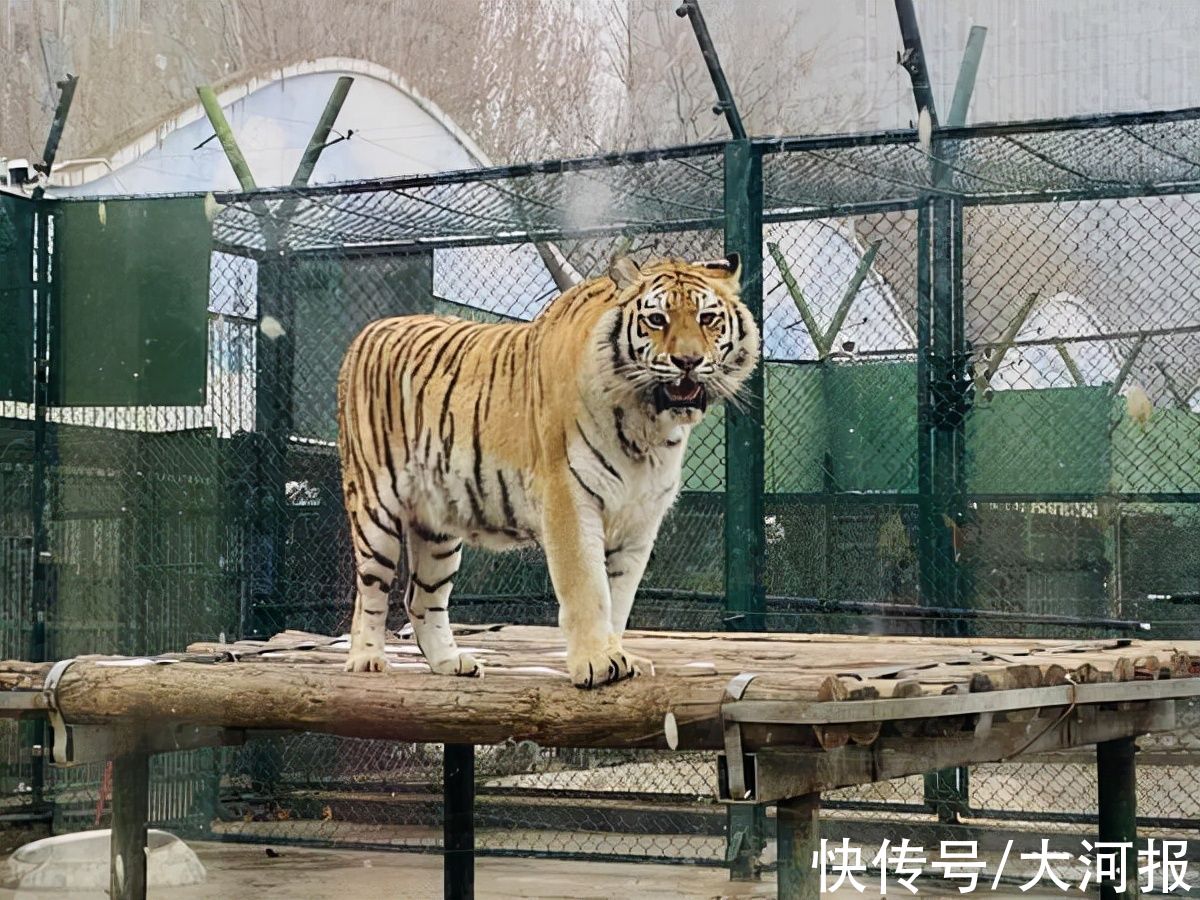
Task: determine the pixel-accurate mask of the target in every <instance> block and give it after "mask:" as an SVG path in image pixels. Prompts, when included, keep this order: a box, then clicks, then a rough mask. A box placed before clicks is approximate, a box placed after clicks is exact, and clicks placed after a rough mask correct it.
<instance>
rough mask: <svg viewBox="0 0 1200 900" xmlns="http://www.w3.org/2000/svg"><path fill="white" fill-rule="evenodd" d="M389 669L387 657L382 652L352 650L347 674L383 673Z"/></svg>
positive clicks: (347, 665)
mask: <svg viewBox="0 0 1200 900" xmlns="http://www.w3.org/2000/svg"><path fill="white" fill-rule="evenodd" d="M385 669H387V657H386V656H384V655H383V652H382V651H380V650H351V651H350V658H349V659H347V660H346V671H347V672H382V671H384V670H385Z"/></svg>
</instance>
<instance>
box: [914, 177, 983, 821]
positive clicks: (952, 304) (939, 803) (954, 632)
mask: <svg viewBox="0 0 1200 900" xmlns="http://www.w3.org/2000/svg"><path fill="white" fill-rule="evenodd" d="M917 244H918V258H919V261H918V271H917V385H918V393H919V396H918V410H917V426H918V430H917V434H918V446H917V484H918V495H919V498H918V502H919V516H918V518H919V524H918V549H919V570H920V571H919V575H920V586H921V601H922V603H923V604H925V605H927V606H933V607H941V608H951V609H954V608H968V607H969V606H970V600H969V596H968V595H969V585H968V584H967V582H966V579H965V577H964V573H963V571H962V570H961V569H960V567H959V564H958V559H959V554H960V552H961V550H962V534H963V533H964V528H965V526H966V525H967V524H968V522H967V517H968V515H969V510H968V508H967V504H966V417H967V412H968V409H969V403H970V391H969V389H970V379H969V377H968V371H967V368H968V359H967V352H966V336H965V328H964V316H963V292H962V244H963V206H962V203H961V201H959V200H957V199H952V198H947V197H935V198H931V199H927V200H926V201H925V202H924V203H923V204H922V205H921V208H920V210H919V211H918V219H917ZM933 628H934V633H935V634H937V635H941V636H964V635H966V634H967V633H968V632H969V630H970V629H969V626H968V623H967V621H966V620H963V619H952V618H939V619H935V620H934V621H933ZM967 783H968V776H967V773H966V771H965V770H953V769H951V770H944V771H939V772H934V773H930V774H929V775H928V776H926V779H925V802H926V803H927V804H928V805H929V806H930V807H931V808H932V809H934V810H935V811H936V812H937V815H938V818H939V819H940V820H941V821H943V822H954V821H956V820H957V816H958V815H959V814H960V813H962V812H965V811H966V809H967V807H968V797H967Z"/></svg>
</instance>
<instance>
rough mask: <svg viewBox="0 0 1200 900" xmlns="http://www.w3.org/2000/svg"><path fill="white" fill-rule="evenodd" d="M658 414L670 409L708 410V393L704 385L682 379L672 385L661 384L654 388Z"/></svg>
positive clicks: (655, 405)
mask: <svg viewBox="0 0 1200 900" xmlns="http://www.w3.org/2000/svg"><path fill="white" fill-rule="evenodd" d="M654 408H655V411H656V412H663V411H664V410H668V409H698V410H700V412H704V411H705V410H706V409H708V391H706V390H705V389H704V385H702V384H700V383H699V382H698V381H692V379H690V378H681V379H680V380H679V381H676V382H674V383H671V384H667V383H663V382H660V383H659V384H657V385H655V387H654Z"/></svg>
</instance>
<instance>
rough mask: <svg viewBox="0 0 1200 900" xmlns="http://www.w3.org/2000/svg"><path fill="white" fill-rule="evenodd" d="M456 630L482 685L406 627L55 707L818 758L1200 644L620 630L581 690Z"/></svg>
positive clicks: (309, 637) (1034, 703)
mask: <svg viewBox="0 0 1200 900" xmlns="http://www.w3.org/2000/svg"><path fill="white" fill-rule="evenodd" d="M456 631H457V633H458V639H459V644H460V645H461V646H462V647H463V648H464V649H466V650H469V651H470V652H471V653H473V654H474V655H475V656H476V657H477V658H479V659H481V660H483V661H484V665H485V669H486V674H485V677H483V678H482V679H455V678H448V677H444V676H436V675H433V674H431V673H430V671H429V668H428V666H427V665H426V664H425V662H424V660H423V659H422V657H421V656H420V654H419V652H418V651H417V648H416V646H415V644H414V643H413V641H412V639H411V637H410V636H408V635H406V634H404V633H401V634H396V635H392V636H391V639H390V640H389V646H388V655H389V667H388V671H387V672H385V673H381V674H351V673H347V672H345V671H343V669H342V664H343V663H344V661H345V657H346V652H347V647H348V640H347V639H346V638H345V637H330V636H322V635H314V634H307V633H302V632H291V631H289V632H284V633H282V634H279V635H276V636H275V637H274V638H272V639H271V640H270V641H267V642H254V641H242V642H237V643H231V644H217V643H198V644H193V645H191V646H190V647H188V648H187V651H186V652H183V653H171V654H164V655H162V656H157V657H151V658H141V659H125V658H106V657H79V658H77V659H75V660H74V661H71V662H70V663H69V664H68V665H63V664H60V665H59V671H58V672H56V674H55V676H54V679H53V682H54V683H53V684H52V685H51V687H52V689H53V698H52V702H53V705H54V707H55V709H56V710H57V712H58V714H59V715H61V717H62V720H63V721H65V722H68V723H72V724H81V725H84V724H86V725H103V724H113V723H117V722H127V723H130V724H135V723H137V722H154V723H159V724H162V723H168V722H173V723H184V724H189V725H198V726H213V727H222V728H234V729H255V730H303V731H320V732H326V733H333V734H341V735H346V736H353V737H372V738H391V739H396V740H404V741H414V742H422V741H429V742H452V743H453V742H465V743H473V744H487V743H499V742H502V741H504V740H506V739H510V738H512V739H516V740H521V739H529V740H533V741H536V742H537V743H539V744H542V745H544V746H574V747H582V746H619V747H661V748H671V749H722V748H726V747H727V745H728V740H727V735H726V731H727V726H728V724H729V723H730V722H739V723H741V740H742V746H743V748H744V749H746V750H753V749H757V748H762V747H768V746H791V747H804V748H811V747H819V748H823V749H825V750H830V749H834V748H838V747H843V746H846V745H848V744H853V745H858V746H865V745H870V744H872V743H873V742H874V741H876V740H877V739H878V738H879V737H880V735H888V734H901V735H905V736H913V735H918V734H921V735H934V736H937V735H946V734H949V733H951V732H952V731H954V730H958V729H962V728H963V727H966V726H967V725H968V724H972V723H968V721H967V720H966V718H964V717H966V716H974V715H978V714H979V713H983V712H992V713H1003V714H1004V715H1005V716H1006V717H1007V718H1009V719H1012V718H1020V716H1021V715H1022V711H1025V714H1026V715H1028V711H1031V710H1037V709H1042V708H1050V707H1062V706H1066V705H1082V704H1088V703H1101V702H1108V703H1112V702H1131V701H1134V700H1139V699H1140V700H1147V701H1148V700H1152V699H1167V698H1170V697H1176V696H1186V695H1191V694H1193V693H1200V680H1197V681H1195V682H1194V683H1193V682H1192V679H1194V678H1197V676H1200V642H1159V641H1136V640H1130V639H1112V640H1096V641H1083V642H1080V641H1052V640H998V639H991V638H987V639H938V638H916V637H856V636H843V635H796V634H778V633H773V634H707V633H687V632H631V633H629V635H628V636H627V646H628V647H629V649H630V650H632V651H634V652H636V653H638V654H641V655H643V656H647V657H649V658H651V659H653V660H654V662H655V674H654V675H653V676H650V677H647V676H642V677H639V678H635V679H632V680H630V681H625V682H621V683H619V684H615V685H609V686H605V687H602V688H599V689H596V690H591V691H583V690H579V689H577V688H575V687H574V686H572V685H571V683H570V681H569V680H568V678H567V675H566V669H565V656H566V650H565V645H564V643H563V640H562V636H561V633H560V632H559V631H558V629H556V628H540V627H529V626H499V625H496V626H478V627H459V628H456ZM50 670H51V666H50V665H49V664H44V665H36V664H29V663H15V662H9V663H0V688H7V689H8V691H9V693H8V694H7V695H6V696H5V695H0V700H3V701H4V703H3V705H4V706H5V707H7V708H8V709H9V710H10V712H12V713H18V712H20V711H21V710H22V708H24V709H25V710H26V711H28V710H29V709H30V708H31V705H32V707H33V708H36V707H37V706H38V705H39V704H41V703H42V702H43V701H45V700H46V699H47V697H48V694H46V693H44V692H43V688H44V687H45V686H46V679H47V677H48V676H49V675H50ZM1163 682H1169V684H1164V683H1163ZM1151 685H1154V686H1153V687H1152V686H1151ZM31 692H38V693H37V696H36V697H34V696H33V695H32V693H31Z"/></svg>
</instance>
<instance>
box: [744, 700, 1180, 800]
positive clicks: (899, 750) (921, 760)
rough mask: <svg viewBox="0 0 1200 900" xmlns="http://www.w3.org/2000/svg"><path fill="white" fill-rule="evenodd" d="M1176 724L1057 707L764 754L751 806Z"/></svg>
mask: <svg viewBox="0 0 1200 900" xmlns="http://www.w3.org/2000/svg"><path fill="white" fill-rule="evenodd" d="M1174 725H1175V705H1174V704H1173V703H1171V702H1159V703H1147V704H1140V705H1139V706H1138V707H1137V708H1135V709H1131V710H1103V711H1097V710H1094V709H1076V710H1073V711H1072V712H1070V713H1069V714H1067V715H1063V710H1062V709H1058V708H1053V709H1046V710H1043V711H1042V714H1041V716H1040V718H1039V719H1037V720H1034V721H1033V722H1032V724H1031V723H1029V722H993V723H992V724H991V725H990V726H989V727H987V728H977V729H974V730H964V731H959V732H956V733H954V734H950V735H940V736H937V737H913V736H906V735H884V736H883V737H881V738H880V739H879V740H878V741H876V742H875V744H874V746H871V747H858V746H854V745H849V746H846V747H841V748H839V749H836V750H827V751H815V750H802V749H791V748H780V749H774V750H769V751H762V752H759V753H757V754H755V755H754V757H753V765H754V784H755V792H754V796H752V797H750V798H748V799H749V801H751V802H755V803H773V802H775V801H777V800H780V799H784V798H789V797H802V796H805V795H808V794H813V793H817V792H821V791H829V790H834V789H836V788H843V787H852V786H854V785H857V784H871V783H873V782H876V781H889V780H890V779H893V778H904V777H907V776H910V775H920V774H923V773H925V772H929V771H932V770H934V769H944V768H950V767H952V766H963V765H976V764H978V763H988V762H1002V761H1007V760H1009V759H1012V758H1015V757H1017V756H1023V755H1025V754H1032V753H1045V752H1048V751H1053V750H1065V749H1070V748H1072V747H1080V746H1086V745H1088V744H1095V743H1098V742H1103V741H1112V740H1119V739H1122V738H1127V737H1132V736H1135V735H1139V734H1147V733H1150V732H1154V731H1164V730H1170V729H1172V728H1173V727H1174ZM722 792H723V793H722V797H723V799H728V798H726V797H725V796H724V786H722Z"/></svg>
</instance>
